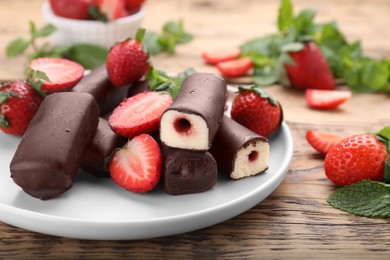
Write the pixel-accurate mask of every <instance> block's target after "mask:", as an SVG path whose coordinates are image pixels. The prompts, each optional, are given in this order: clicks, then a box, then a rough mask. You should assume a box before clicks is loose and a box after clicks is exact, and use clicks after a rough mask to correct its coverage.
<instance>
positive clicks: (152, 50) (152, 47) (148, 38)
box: [142, 31, 163, 55]
mask: <svg viewBox="0 0 390 260" xmlns="http://www.w3.org/2000/svg"><path fill="white" fill-rule="evenodd" d="M158 39H159V35H158V34H157V33H155V32H149V31H147V32H146V34H145V35H144V38H143V40H142V44H143V45H144V46H145V47H146V49H147V50H148V53H149V54H150V55H157V54H159V53H160V52H162V50H163V48H162V47H161V45H160V43H159V41H158Z"/></svg>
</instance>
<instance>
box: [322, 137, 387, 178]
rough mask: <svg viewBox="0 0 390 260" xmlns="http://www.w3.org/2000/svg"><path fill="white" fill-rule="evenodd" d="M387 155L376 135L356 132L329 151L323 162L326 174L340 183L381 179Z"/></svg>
mask: <svg viewBox="0 0 390 260" xmlns="http://www.w3.org/2000/svg"><path fill="white" fill-rule="evenodd" d="M386 159H387V151H386V147H385V145H384V144H383V143H382V142H380V141H378V140H377V138H376V137H375V136H373V135H368V134H359V135H353V136H350V137H348V138H346V139H344V140H342V141H341V142H339V143H338V144H336V145H335V146H334V147H333V148H332V149H330V150H329V151H328V153H327V154H326V157H325V162H324V168H325V174H326V176H327V177H328V178H329V179H330V180H331V181H332V182H334V183H335V184H336V185H339V186H345V185H349V184H352V183H356V182H359V181H361V180H364V179H370V180H373V181H381V180H383V178H384V169H385V161H386Z"/></svg>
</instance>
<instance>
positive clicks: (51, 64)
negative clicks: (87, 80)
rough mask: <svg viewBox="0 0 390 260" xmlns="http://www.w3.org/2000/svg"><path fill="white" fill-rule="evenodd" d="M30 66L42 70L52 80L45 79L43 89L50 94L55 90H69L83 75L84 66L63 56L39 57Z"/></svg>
mask: <svg viewBox="0 0 390 260" xmlns="http://www.w3.org/2000/svg"><path fill="white" fill-rule="evenodd" d="M29 66H30V68H31V69H33V70H35V71H42V72H44V73H45V74H46V76H47V77H48V78H49V80H50V82H48V81H44V80H43V84H42V86H41V89H42V90H44V91H45V92H46V94H50V93H53V92H60V91H68V90H70V89H71V88H73V87H74V86H75V85H76V84H77V83H78V82H79V81H80V80H81V78H82V77H83V75H84V68H83V67H82V66H81V65H80V64H78V63H76V62H73V61H70V60H67V59H62V58H37V59H34V60H32V61H31V62H30V65H29Z"/></svg>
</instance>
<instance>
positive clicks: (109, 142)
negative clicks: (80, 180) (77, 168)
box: [81, 118, 127, 177]
mask: <svg viewBox="0 0 390 260" xmlns="http://www.w3.org/2000/svg"><path fill="white" fill-rule="evenodd" d="M126 141H127V139H126V138H122V137H120V136H119V135H117V134H115V133H114V132H113V131H112V130H111V127H110V126H109V125H108V122H107V120H105V119H103V118H99V124H98V127H97V129H96V133H95V135H94V137H93V139H92V142H91V144H90V145H89V146H88V147H87V149H86V150H85V152H84V155H83V158H82V160H81V169H83V170H84V171H85V172H88V173H90V174H92V175H95V176H97V177H109V176H110V172H109V171H108V170H107V169H106V167H105V160H106V158H108V157H109V156H110V155H111V153H112V152H113V151H114V150H115V149H116V148H119V147H121V146H123V145H124V144H125V143H126Z"/></svg>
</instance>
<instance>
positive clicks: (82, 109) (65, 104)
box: [10, 92, 99, 200]
mask: <svg viewBox="0 0 390 260" xmlns="http://www.w3.org/2000/svg"><path fill="white" fill-rule="evenodd" d="M98 121H99V107H98V105H97V103H96V101H95V99H94V98H93V96H92V95H90V94H87V93H74V92H63V93H55V94H51V95H48V96H47V97H46V98H45V99H44V100H43V102H42V104H41V105H40V107H39V109H38V111H37V113H36V115H35V116H34V118H33V120H32V121H31V123H30V125H29V127H28V129H27V131H26V132H25V134H24V135H23V138H22V140H21V142H20V143H19V146H18V148H17V150H16V152H15V154H14V157H13V159H12V161H11V165H10V171H11V177H12V178H13V180H14V182H15V183H16V184H17V185H19V186H20V187H21V188H22V189H23V190H24V191H25V192H26V193H28V194H30V195H31V196H33V197H36V198H39V199H42V200H46V199H51V198H54V197H56V196H58V195H60V194H62V193H64V192H66V191H67V190H68V189H70V188H71V186H72V184H73V182H74V179H75V176H76V173H77V170H78V168H79V165H80V161H81V158H82V156H83V153H84V151H85V149H86V148H87V147H88V146H89V145H90V143H91V141H92V138H93V136H94V134H95V131H96V127H97V125H98Z"/></svg>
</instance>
